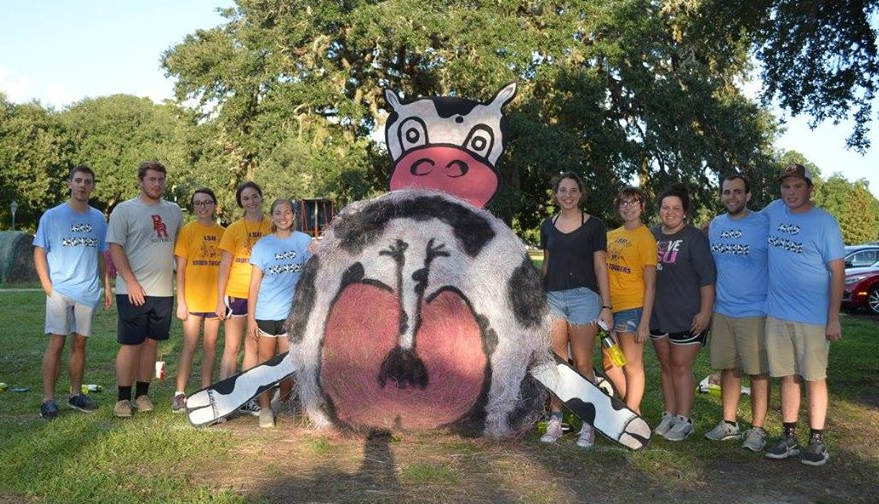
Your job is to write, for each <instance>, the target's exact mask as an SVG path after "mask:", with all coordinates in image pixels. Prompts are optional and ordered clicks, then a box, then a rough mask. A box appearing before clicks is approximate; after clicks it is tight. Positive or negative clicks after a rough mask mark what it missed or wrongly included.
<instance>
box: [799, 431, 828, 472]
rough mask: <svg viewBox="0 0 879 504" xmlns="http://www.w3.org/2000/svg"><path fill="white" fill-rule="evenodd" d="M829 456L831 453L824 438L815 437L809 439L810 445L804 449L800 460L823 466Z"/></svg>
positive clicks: (807, 463)
mask: <svg viewBox="0 0 879 504" xmlns="http://www.w3.org/2000/svg"><path fill="white" fill-rule="evenodd" d="M829 458H830V454H829V453H827V445H825V444H824V440H823V439H819V438H814V437H813V438H812V439H810V440H809V446H807V447H806V449H805V450H803V455H802V456H801V457H800V462H802V463H804V464H806V465H810V466H821V465H824V463H825V462H827V459H829Z"/></svg>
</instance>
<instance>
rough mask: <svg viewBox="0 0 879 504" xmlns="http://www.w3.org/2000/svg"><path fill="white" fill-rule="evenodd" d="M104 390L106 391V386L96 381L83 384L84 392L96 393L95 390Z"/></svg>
mask: <svg viewBox="0 0 879 504" xmlns="http://www.w3.org/2000/svg"><path fill="white" fill-rule="evenodd" d="M103 391H104V387H102V386H101V385H96V384H94V383H89V384H88V385H83V386H82V393H83V394H94V393H95V392H103Z"/></svg>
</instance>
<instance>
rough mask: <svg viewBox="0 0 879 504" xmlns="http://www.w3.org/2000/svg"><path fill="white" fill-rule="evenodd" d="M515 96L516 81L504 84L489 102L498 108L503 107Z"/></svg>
mask: <svg viewBox="0 0 879 504" xmlns="http://www.w3.org/2000/svg"><path fill="white" fill-rule="evenodd" d="M515 96H516V83H515V82H511V83H509V84H507V85H506V86H504V88H503V89H501V90H500V91H498V93H497V94H496V95H494V98H492V100H491V104H492V105H495V106H497V107H498V108H500V107H503V106H504V105H506V104H507V103H509V102H511V101H512V100H513V98H514V97H515Z"/></svg>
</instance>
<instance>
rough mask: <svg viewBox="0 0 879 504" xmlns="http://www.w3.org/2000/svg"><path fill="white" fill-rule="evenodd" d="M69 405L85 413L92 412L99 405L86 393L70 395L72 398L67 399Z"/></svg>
mask: <svg viewBox="0 0 879 504" xmlns="http://www.w3.org/2000/svg"><path fill="white" fill-rule="evenodd" d="M67 405H68V406H70V407H71V408H73V409H75V410H79V411H82V412H84V413H91V412H93V411H95V410H96V409H98V405H97V404H95V402H94V401H92V400H91V399H90V398H89V396H87V395H85V394H76V395H72V396H70V399H68V400H67Z"/></svg>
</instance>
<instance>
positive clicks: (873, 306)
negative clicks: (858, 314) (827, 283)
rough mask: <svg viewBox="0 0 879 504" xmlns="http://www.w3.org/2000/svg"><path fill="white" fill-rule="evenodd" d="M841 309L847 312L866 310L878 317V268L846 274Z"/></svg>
mask: <svg viewBox="0 0 879 504" xmlns="http://www.w3.org/2000/svg"><path fill="white" fill-rule="evenodd" d="M842 307H843V309H845V310H849V311H854V310H857V309H861V308H866V309H867V310H869V311H870V312H872V313H873V314H875V315H879V268H869V269H867V270H866V271H863V270H861V271H857V272H851V273H848V274H846V276H845V290H844V291H843V292H842Z"/></svg>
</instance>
